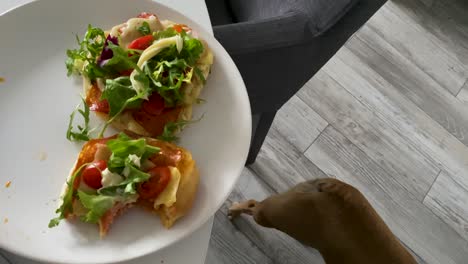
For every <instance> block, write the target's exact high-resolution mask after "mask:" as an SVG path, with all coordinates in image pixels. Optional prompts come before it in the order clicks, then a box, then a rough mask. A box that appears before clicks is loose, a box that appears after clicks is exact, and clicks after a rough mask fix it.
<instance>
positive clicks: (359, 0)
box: [206, 0, 386, 164]
mask: <svg viewBox="0 0 468 264" xmlns="http://www.w3.org/2000/svg"><path fill="white" fill-rule="evenodd" d="M385 2H386V0H206V4H207V6H208V11H209V13H210V18H211V22H212V25H213V30H214V35H215V37H216V39H218V41H219V42H220V43H221V44H222V45H223V46H224V48H225V49H226V50H227V51H228V53H229V54H230V55H231V57H232V58H233V60H234V62H235V63H236V65H237V67H238V68H239V71H240V73H241V75H242V77H243V79H244V82H245V84H246V87H247V91H248V93H249V97H250V104H251V107H252V115H253V116H252V122H253V124H252V129H253V131H252V132H253V133H252V141H251V146H250V151H249V157H248V159H247V164H251V163H253V162H254V161H255V158H256V157H257V154H258V151H259V150H260V147H261V146H262V144H263V141H264V139H265V136H266V134H267V133H268V130H269V129H270V126H271V123H272V122H273V119H274V117H275V114H276V111H277V110H278V109H279V108H281V106H282V105H283V104H284V103H285V102H286V101H287V100H288V99H289V98H291V97H292V96H293V95H294V94H295V93H296V92H297V91H298V90H299V89H300V88H301V87H302V86H303V85H304V84H305V83H306V82H307V81H308V80H309V79H310V78H312V76H313V75H314V74H315V73H316V72H317V71H318V70H320V68H322V66H323V65H324V64H325V63H326V62H327V61H328V60H329V59H330V58H331V57H332V56H333V55H334V54H335V53H336V52H337V51H338V50H339V49H340V47H341V46H343V45H344V43H345V42H346V40H347V39H348V38H349V37H350V36H351V35H352V34H353V33H354V32H356V31H357V30H358V29H359V28H360V27H361V26H362V25H363V24H364V23H365V22H366V21H367V20H368V19H369V18H370V17H371V16H372V15H373V14H374V13H375V12H376V11H377V10H378V9H379V8H380V7H381V6H382V5H383V4H384V3H385Z"/></svg>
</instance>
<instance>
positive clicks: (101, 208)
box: [78, 191, 119, 223]
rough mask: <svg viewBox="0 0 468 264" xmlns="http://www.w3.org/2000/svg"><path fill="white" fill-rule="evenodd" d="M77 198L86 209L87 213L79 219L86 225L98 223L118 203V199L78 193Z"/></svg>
mask: <svg viewBox="0 0 468 264" xmlns="http://www.w3.org/2000/svg"><path fill="white" fill-rule="evenodd" d="M78 197H79V199H80V202H81V204H82V205H83V206H84V207H85V208H86V209H88V210H89V211H88V213H86V215H84V216H82V217H81V220H82V221H84V222H87V223H98V222H99V220H100V219H101V217H102V216H103V215H104V214H105V213H106V212H107V211H108V210H109V209H111V208H112V207H113V206H114V204H115V203H116V202H117V201H118V199H119V197H116V196H106V195H94V194H87V193H85V192H82V191H78Z"/></svg>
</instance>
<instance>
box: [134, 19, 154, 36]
mask: <svg viewBox="0 0 468 264" xmlns="http://www.w3.org/2000/svg"><path fill="white" fill-rule="evenodd" d="M137 30H138V32H140V33H141V34H142V35H143V36H146V35H149V34H151V29H150V25H149V24H148V22H146V21H145V22H143V25H141V27H138V28H137Z"/></svg>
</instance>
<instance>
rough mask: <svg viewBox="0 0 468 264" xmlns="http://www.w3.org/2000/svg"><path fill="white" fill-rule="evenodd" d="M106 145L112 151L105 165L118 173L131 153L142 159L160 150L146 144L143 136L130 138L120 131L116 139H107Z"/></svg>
mask: <svg viewBox="0 0 468 264" xmlns="http://www.w3.org/2000/svg"><path fill="white" fill-rule="evenodd" d="M107 146H108V147H109V149H110V151H111V152H112V155H111V157H110V158H109V161H108V162H107V166H108V168H109V170H111V171H112V172H118V173H121V172H122V171H123V169H124V167H125V166H126V164H125V160H126V159H127V158H128V156H130V155H132V154H133V155H136V156H138V157H140V158H141V160H142V161H143V160H145V159H147V158H148V157H150V156H152V155H154V154H156V153H158V152H159V151H160V149H159V148H157V147H154V146H151V145H149V144H147V143H146V140H145V139H144V138H140V139H131V138H130V137H129V136H127V135H125V134H124V133H120V134H119V136H118V137H117V138H116V139H112V140H109V141H108V142H107Z"/></svg>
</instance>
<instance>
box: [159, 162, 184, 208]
mask: <svg viewBox="0 0 468 264" xmlns="http://www.w3.org/2000/svg"><path fill="white" fill-rule="evenodd" d="M169 169H170V170H171V180H170V181H169V183H168V184H167V186H166V188H165V189H164V191H163V192H162V193H161V194H159V196H158V198H156V200H155V201H154V208H155V209H158V208H159V206H161V205H165V206H166V207H170V206H172V205H173V204H174V203H175V202H176V200H177V198H176V195H177V189H178V188H179V182H180V172H179V170H178V169H177V168H176V167H169Z"/></svg>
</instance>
